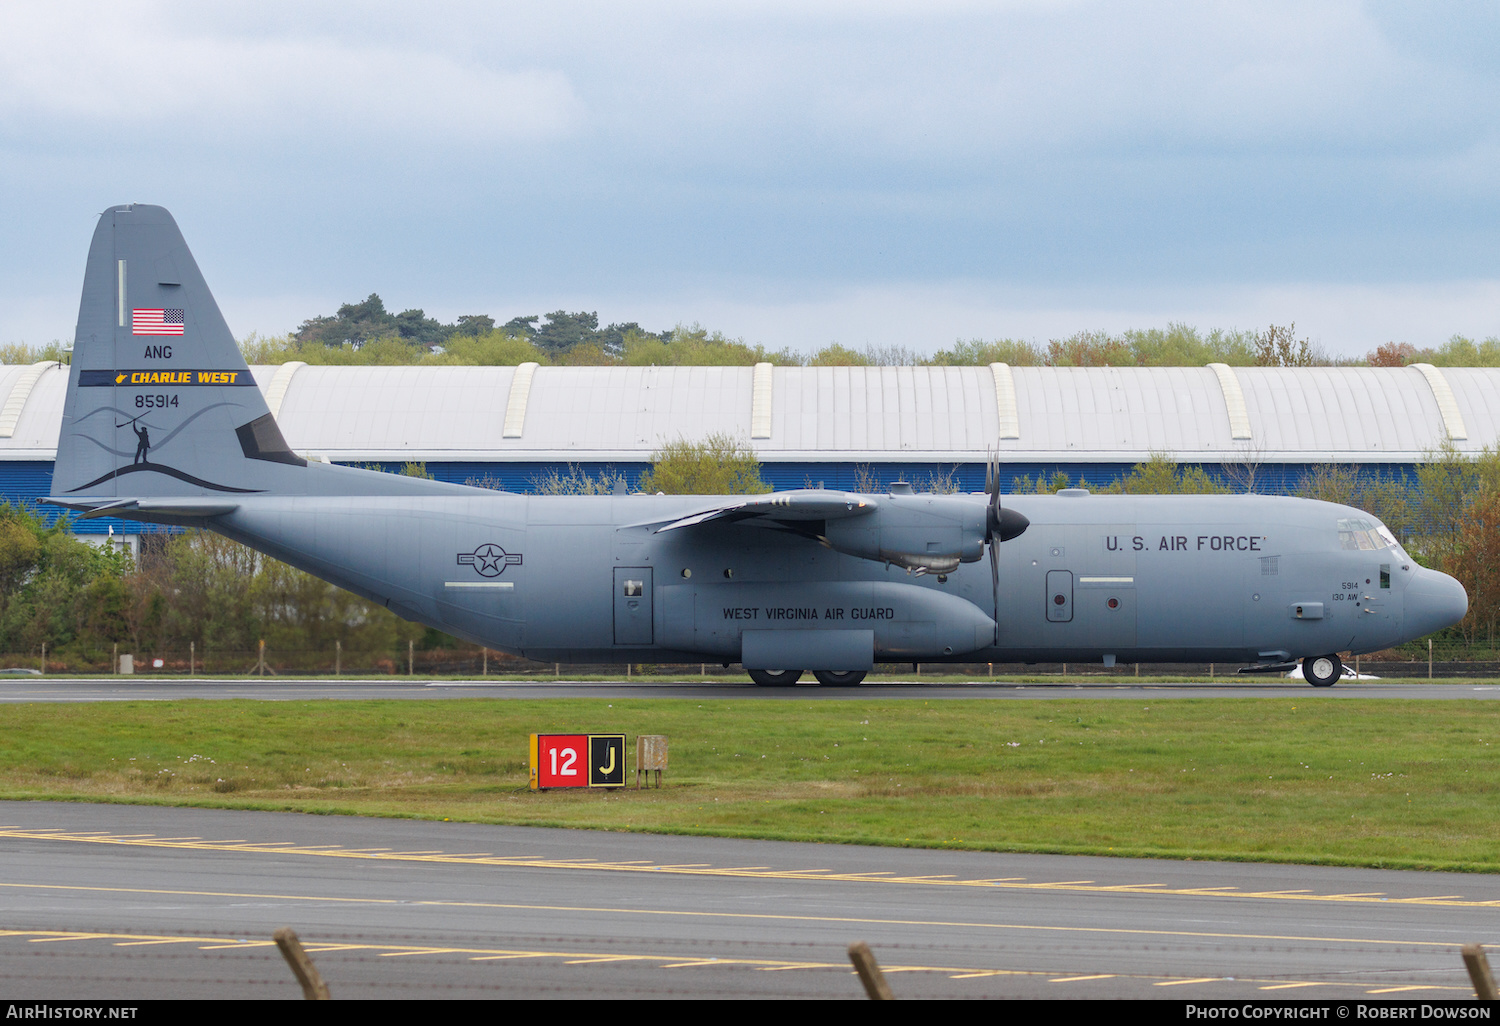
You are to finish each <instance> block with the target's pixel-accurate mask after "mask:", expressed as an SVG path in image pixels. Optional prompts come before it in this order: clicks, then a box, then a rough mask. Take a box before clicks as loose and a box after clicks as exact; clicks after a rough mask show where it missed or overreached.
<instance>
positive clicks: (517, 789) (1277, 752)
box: [0, 694, 1500, 872]
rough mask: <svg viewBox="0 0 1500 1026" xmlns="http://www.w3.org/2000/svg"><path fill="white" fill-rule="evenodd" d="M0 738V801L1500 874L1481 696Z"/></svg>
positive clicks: (484, 712)
mask: <svg viewBox="0 0 1500 1026" xmlns="http://www.w3.org/2000/svg"><path fill="white" fill-rule="evenodd" d="M5 728H6V729H5V734H4V737H5V744H4V745H3V747H0V798H9V799H17V798H21V799H40V798H46V799H70V800H85V801H97V800H105V801H123V802H150V803H160V804H176V805H200V806H216V807H225V808H256V809H279V810H298V811H306V812H322V813H351V814H360V815H370V816H416V817H430V818H450V819H456V820H470V821H474V822H487V823H514V824H529V825H545V826H572V827H590V828H598V829H615V830H635V831H651V832H663V833H694V834H711V835H721V836H733V837H762V838H777V839H788V840H812V841H839V842H849V843H863V844H892V845H911V846H923V847H951V848H975V849H985V850H999V851H1046V852H1074V853H1095V854H1116V855H1144V856H1158V857H1162V856H1164V857H1172V858H1216V859H1256V860H1272V861H1288V862H1304V863H1337V864H1347V865H1369V866H1386V867H1408V868H1416V867H1421V868H1442V869H1456V870H1474V871H1484V872H1500V827H1497V825H1496V818H1495V813H1496V809H1497V806H1500V780H1497V773H1496V769H1497V753H1500V704H1497V703H1492V702H1462V701H1432V702H1426V701H1406V702H1392V701H1389V700H1366V699H1328V698H1326V697H1325V696H1322V695H1319V694H1309V695H1307V696H1305V697H1299V698H1285V699H1281V698H1277V699H1203V700H1188V699H1166V698H1160V699H1153V698H1149V697H1146V698H1142V699H1140V700H1133V699H1117V700H1113V701H1109V702H1098V701H1073V700H1067V699H1054V700H1049V701H1026V700H1018V701H1005V702H997V701H972V700H963V699H959V700H941V701H931V702H928V701H921V700H898V701H890V700H879V699H870V700H866V699H862V698H859V697H857V696H851V697H849V698H848V699H844V700H828V699H821V700H816V701H814V700H806V701H799V700H795V699H792V700H784V701H775V702H723V701H705V702H695V701H693V700H679V699H649V700H641V699H627V700H607V699H539V700H507V701H486V700H482V699H481V700H442V701H408V700H402V701H351V702H343V701H315V702H253V701H213V702H206V701H183V702H140V703H97V704H79V705H55V704H38V705H13V706H7V707H6V708H5ZM533 731H536V732H574V731H576V732H584V731H598V732H620V731H624V732H626V733H628V734H629V735H630V737H631V741H630V745H631V751H632V759H633V750H634V737H635V735H637V734H640V733H652V734H666V735H668V736H669V738H670V744H671V768H670V769H669V771H668V772H667V774H666V783H667V786H666V787H665V788H663V789H661V790H643V791H635V790H633V789H629V790H624V791H618V790H617V791H592V792H562V791H555V792H548V793H539V794H538V793H531V792H529V791H528V790H527V789H526V779H527V772H526V750H527V745H526V737H527V735H528V734H529V733H531V732H533ZM632 767H633V762H632ZM633 779H634V778H633V776H632V777H631V780H632V783H633Z"/></svg>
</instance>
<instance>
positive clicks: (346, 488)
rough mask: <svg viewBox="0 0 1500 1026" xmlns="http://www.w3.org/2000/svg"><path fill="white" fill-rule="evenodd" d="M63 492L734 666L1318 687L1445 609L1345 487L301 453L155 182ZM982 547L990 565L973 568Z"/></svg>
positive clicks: (552, 652)
mask: <svg viewBox="0 0 1500 1026" xmlns="http://www.w3.org/2000/svg"><path fill="white" fill-rule="evenodd" d="M52 480H53V483H52V493H53V494H52V497H50V498H48V499H46V500H45V501H47V502H50V503H53V504H56V505H60V506H64V507H67V508H70V509H73V510H78V511H81V513H82V515H83V516H85V517H87V516H99V515H105V514H108V515H111V516H118V517H128V518H131V519H135V520H141V521H146V522H149V523H157V524H169V525H179V526H192V527H203V528H207V529H209V530H212V531H217V532H219V533H220V534H223V535H226V536H228V537H230V538H233V539H235V540H236V541H240V542H243V543H245V544H246V545H249V546H252V547H254V548H256V549H259V550H260V551H261V552H264V553H266V554H268V555H271V556H274V557H276V558H277V559H282V560H285V561H286V562H288V563H290V564H292V565H293V566H297V567H300V568H302V569H303V570H306V571H308V572H309V573H313V574H316V575H317V576H319V577H322V578H323V579H325V580H327V581H330V582H332V583H333V584H336V585H338V586H340V587H343V588H347V589H349V590H350V591H352V592H354V593H356V594H358V595H362V596H364V597H365V598H367V599H370V600H371V601H374V602H378V603H380V604H381V605H384V606H387V607H388V608H390V609H391V610H393V611H394V612H396V613H397V614H399V615H401V616H403V617H405V618H407V619H410V620H416V621H419V622H421V623H424V624H429V625H431V626H433V627H436V628H438V629H440V630H444V631H447V632H449V633H451V634H455V635H457V636H459V637H462V638H466V639H468V640H470V641H472V642H474V643H476V644H482V645H487V646H489V647H491V648H496V649H500V650H503V651H506V652H511V653H515V654H518V655H522V656H526V657H529V658H533V659H540V660H546V661H554V660H560V661H564V662H571V663H585V662H701V661H714V662H723V663H724V664H725V665H728V664H730V663H734V662H738V663H740V664H742V665H743V666H744V667H745V669H746V670H747V671H749V673H750V676H751V677H752V678H753V679H754V680H755V682H756V683H758V684H793V683H795V682H796V681H797V680H799V679H800V678H801V676H802V674H803V672H804V671H807V670H811V671H812V672H813V675H814V676H815V677H816V678H817V680H818V681H819V682H821V683H823V684H829V685H841V684H857V683H859V682H860V681H861V680H862V679H863V678H864V676H865V674H866V672H867V671H869V670H870V669H871V668H872V667H873V666H874V664H875V663H877V662H902V663H914V662H922V663H942V662H960V661H961V662H968V663H973V662H1039V661H1048V662H1060V661H1067V662H1072V663H1083V662H1087V661H1091V660H1102V661H1103V663H1104V664H1105V665H1113V664H1114V663H1115V662H1116V661H1117V660H1123V661H1131V662H1145V661H1152V662H1163V661H1165V662H1172V661H1195V662H1200V663H1202V662H1210V661H1212V662H1219V663H1234V662H1240V663H1245V664H1247V666H1246V668H1247V669H1249V670H1265V671H1273V670H1278V669H1287V668H1290V666H1292V665H1294V663H1295V660H1296V659H1297V658H1299V657H1305V658H1304V662H1303V669H1304V674H1305V676H1306V678H1307V680H1308V681H1309V682H1311V683H1312V684H1315V685H1319V686H1327V685H1329V684H1332V683H1333V682H1334V681H1335V680H1337V679H1338V678H1339V674H1340V670H1341V662H1340V659H1339V657H1338V655H1337V654H1335V653H1338V652H1343V651H1353V652H1371V651H1375V650H1378V649H1383V648H1388V647H1390V646H1392V645H1396V644H1399V643H1401V642H1403V641H1408V640H1410V639H1413V638H1417V637H1420V636H1422V635H1424V634H1427V633H1430V632H1432V631H1435V630H1438V629H1439V628H1442V627H1446V626H1448V625H1449V624H1451V623H1454V622H1455V621H1457V620H1459V619H1460V618H1462V617H1463V615H1464V613H1465V611H1466V609H1467V605H1468V597H1467V596H1466V595H1465V593H1464V590H1463V587H1462V586H1461V585H1460V584H1459V583H1458V582H1457V581H1455V580H1454V579H1453V578H1451V577H1449V576H1447V575H1445V574H1441V573H1436V572H1434V571H1432V570H1426V569H1423V568H1422V567H1420V566H1418V565H1416V564H1415V563H1414V562H1413V561H1412V559H1411V558H1410V557H1409V556H1408V555H1407V554H1406V553H1405V552H1404V551H1403V550H1402V548H1401V546H1400V545H1399V544H1398V543H1397V542H1396V540H1395V539H1394V538H1393V537H1392V536H1391V534H1390V532H1389V531H1387V530H1386V529H1385V527H1384V526H1383V525H1382V524H1380V523H1379V522H1378V521H1377V520H1376V519H1375V518H1374V517H1371V516H1370V515H1369V514H1367V513H1363V512H1361V511H1360V510H1357V509H1351V508H1349V507H1346V506H1336V505H1331V504H1329V503H1324V502H1314V501H1311V500H1308V499H1296V498H1285V497H1270V496H1257V495H1240V496H1229V497H1225V496H1100V495H1089V494H1088V493H1087V492H1085V491H1082V490H1076V489H1075V490H1065V491H1063V492H1062V493H1060V494H1058V495H1055V496H1052V495H1046V496H1038V495H1026V496H1021V495H1016V496H1007V497H1005V500H1004V503H1003V504H1002V501H1001V494H1000V471H999V465H998V463H997V462H995V461H994V460H993V458H992V460H991V463H990V472H989V482H988V485H987V488H986V492H985V493H984V494H982V495H968V496H962V495H922V494H913V493H912V492H911V490H910V489H909V488H907V489H900V488H893V489H892V490H891V492H890V493H888V494H881V495H865V494H853V493H848V492H839V491H827V490H822V489H818V490H801V491H791V492H780V493H775V494H772V495H769V496H753V497H750V496H702V495H673V496H663V495H613V496H607V495H606V496H535V495H518V494H509V493H504V492H496V491H491V490H487V489H482V488H469V487H463V486H460V485H454V484H446V483H443V482H439V481H429V480H421V479H417V478H411V477H400V476H397V475H394V474H383V473H379V472H375V471H366V470H357V469H354V468H350V467H342V466H335V465H331V464H327V463H321V462H309V461H308V460H306V459H304V458H302V457H301V456H299V455H297V454H296V453H295V452H293V451H292V450H291V449H290V448H289V447H288V445H287V443H286V441H285V440H284V438H283V437H282V434H281V430H280V429H279V428H278V427H277V425H276V421H275V419H274V418H273V417H272V415H271V413H270V410H269V409H268V408H267V406H266V403H265V402H264V400H263V399H262V397H261V393H260V390H259V389H258V388H256V387H255V382H254V381H253V380H252V379H251V376H250V371H249V369H248V368H247V367H246V365H245V361H244V359H243V358H242V357H241V354H240V351H239V349H238V347H237V346H236V345H235V342H234V338H233V336H232V335H231V334H230V332H229V328H228V326H227V325H226V324H225V322H224V318H223V316H222V315H221V314H220V312H219V308H218V305H217V304H216V303H215V302H214V298H213V296H212V295H211V294H210V292H209V290H208V286H207V284H206V283H205V282H204V280H203V277H202V275H201V274H200V273H199V270H198V265H197V263H196V262H195V261H194V260H193V257H192V254H191V253H190V252H189V251H188V247H187V244H186V243H185V242H184V241H183V238H182V235H181V233H180V232H179V231H178V228H177V224H176V222H175V221H174V220H173V219H172V216H171V215H170V214H169V213H167V211H166V210H164V209H162V208H161V207H153V206H145V205H140V204H135V205H129V206H119V207H113V208H111V209H109V210H107V211H105V212H104V214H103V215H102V216H101V218H100V220H99V225H98V228H97V229H96V231H95V233H94V239H93V245H92V246H91V248H90V250H89V257H88V267H87V270H86V271H85V274H84V283H83V298H82V302H81V304H80V307H79V312H78V332H77V335H76V340H75V343H74V350H73V365H72V368H71V371H70V376H69V379H68V391H67V401H66V406H65V407H64V412H63V422H62V434H61V438H60V439H59V442H58V448H57V465H56V470H55V471H54V474H53V479H52ZM986 552H988V556H989V559H988V563H989V572H988V573H986V572H985V570H984V568H983V567H982V566H980V565H979V564H981V563H982V562H983V561H984V558H985V555H986Z"/></svg>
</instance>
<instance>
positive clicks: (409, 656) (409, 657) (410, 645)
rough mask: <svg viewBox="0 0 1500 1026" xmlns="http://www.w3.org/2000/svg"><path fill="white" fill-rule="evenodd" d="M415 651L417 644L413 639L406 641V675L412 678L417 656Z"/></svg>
mask: <svg viewBox="0 0 1500 1026" xmlns="http://www.w3.org/2000/svg"><path fill="white" fill-rule="evenodd" d="M415 650H416V642H415V641H413V640H412V639H411V638H407V639H406V675H407V676H408V677H410V676H411V675H412V666H413V664H414V662H415V660H416V656H415V654H414V652H415Z"/></svg>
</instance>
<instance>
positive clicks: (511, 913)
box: [0, 797, 1500, 1002]
mask: <svg viewBox="0 0 1500 1026" xmlns="http://www.w3.org/2000/svg"><path fill="white" fill-rule="evenodd" d="M600 800H607V799H606V798H603V797H601V799H600ZM0 853H3V854H0V864H3V866H4V873H3V879H0V921H3V924H4V926H5V929H3V930H0V981H3V989H4V992H5V993H6V994H7V995H8V996H10V997H12V998H16V999H42V998H69V999H77V998H89V997H94V998H115V999H122V1000H128V999H147V998H163V997H255V998H273V997H274V998H296V997H298V996H299V991H298V989H297V987H296V985H295V983H294V982H293V980H292V977H291V974H290V972H289V971H288V970H287V969H286V967H285V965H284V963H283V962H282V960H281V958H280V956H279V954H278V953H277V951H276V949H275V948H274V947H273V946H272V945H271V933H272V931H273V930H274V929H275V928H277V927H279V926H283V925H289V926H292V927H293V928H295V929H296V930H297V931H298V933H299V935H300V936H301V938H302V940H303V942H304V944H305V945H306V946H307V949H308V950H309V952H310V953H311V955H312V958H313V959H314V961H315V963H316V964H317V965H318V967H319V969H320V971H321V972H322V973H323V975H324V977H325V978H326V979H327V980H328V982H329V985H330V988H331V990H332V992H333V996H334V997H336V998H339V997H363V998H401V997H412V998H418V997H420V998H433V997H468V998H474V997H481V998H482V997H532V998H536V997H593V998H604V997H620V998H630V997H673V996H681V997H804V998H810V997H827V998H855V997H859V996H860V995H861V990H860V986H859V984H858V982H857V979H856V977H855V976H854V975H853V974H852V972H851V971H850V967H849V963H848V960H847V954H846V952H847V947H848V945H849V944H850V943H851V942H852V941H856V940H864V941H866V942H868V943H869V945H870V946H871V948H872V949H873V951H874V953H875V955H876V957H877V958H878V959H879V961H880V962H881V964H882V967H883V968H884V970H885V972H886V973H887V976H888V979H889V981H890V983H891V986H892V988H893V989H894V990H895V992H896V994H897V996H899V997H929V998H936V997H943V998H960V997H1023V998H1024V997H1050V998H1057V997H1066V998H1122V997H1124V998H1142V997H1171V998H1178V999H1189V1000H1195V1001H1196V1000H1216V999H1220V1000H1222V999H1234V1000H1244V999H1265V998H1301V999H1320V1000H1331V1001H1340V1002H1357V1001H1371V1000H1382V999H1394V998H1407V999H1413V998H1415V999H1421V1000H1434V999H1437V1000H1443V999H1447V1000H1452V999H1464V998H1469V997H1472V993H1473V992H1472V990H1471V989H1470V987H1469V983H1468V979H1467V976H1466V975H1465V972H1464V970H1463V967H1462V963H1461V961H1460V956H1459V947H1460V946H1461V945H1462V944H1464V943H1466V942H1480V943H1485V944H1491V945H1493V944H1495V943H1497V942H1500V915H1497V912H1500V878H1495V877H1489V876H1480V875H1458V874H1441V873H1417V872H1393V871H1381V870H1369V869H1340V868H1331V867H1303V866H1282V865H1258V864H1226V863H1207V862H1158V861H1150V860H1138V859H1109V858H1093V857H1067V856H1033V855H1006V854H987V853H977V852H956V851H955V852H947V851H924V850H911V849H897V848H869V847H856V846H844V845H817V844H794V843H781V842H768V841H745V840H735V839H723V838H702V837H673V836H659V835H644V834H615V833H597V832H590V831H574V830H547V829H535V828H517V827H497V826H485V825H479V824H468V823H464V824H460V823H446V822H422V821H412V820H375V819H362V818H355V817H335V816H306V815H298V814H290V813H268V812H238V811H221V810H202V809H176V808H155V807H149V806H131V805H113V806H112V805H86V804H68V803H48V802H34V803H32V802H3V803H0Z"/></svg>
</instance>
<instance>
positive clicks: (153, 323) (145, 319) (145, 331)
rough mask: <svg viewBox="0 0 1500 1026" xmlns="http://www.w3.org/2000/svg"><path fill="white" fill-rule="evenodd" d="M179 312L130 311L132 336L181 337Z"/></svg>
mask: <svg viewBox="0 0 1500 1026" xmlns="http://www.w3.org/2000/svg"><path fill="white" fill-rule="evenodd" d="M183 321H184V318H183V315H182V311H181V310H148V309H142V308H140V307H136V308H135V309H133V310H131V311H130V333H131V334H132V335H181V334H182V325H183Z"/></svg>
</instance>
